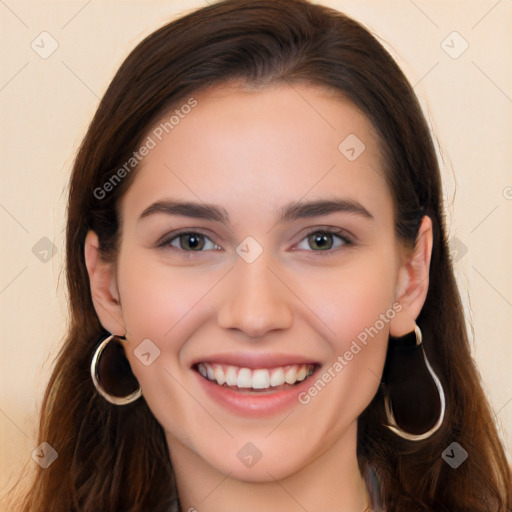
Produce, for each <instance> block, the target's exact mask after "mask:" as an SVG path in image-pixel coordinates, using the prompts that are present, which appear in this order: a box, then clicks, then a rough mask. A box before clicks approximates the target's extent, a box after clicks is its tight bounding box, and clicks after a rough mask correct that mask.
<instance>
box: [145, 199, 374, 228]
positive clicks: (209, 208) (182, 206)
mask: <svg viewBox="0 0 512 512" xmlns="http://www.w3.org/2000/svg"><path fill="white" fill-rule="evenodd" d="M338 212H346V213H352V214H356V215H360V216H362V217H365V218H367V219H373V218H374V217H373V215H372V214H371V213H370V212H369V211H368V210H367V209H366V208H365V207H364V206H363V205H362V204H361V203H359V202H357V201H354V200H352V199H341V198H337V199H324V200H316V201H307V202H304V201H292V202H291V203H288V204H286V205H284V206H283V207H282V208H280V210H279V221H278V222H280V223H284V222H291V221H294V220H298V219H305V218H311V217H319V216H322V215H329V214H331V213H338ZM156 213H164V214H167V215H181V216H184V217H192V218H195V219H205V220H213V221H217V222H222V223H224V224H228V223H229V215H228V213H227V211H226V210H225V209H224V208H222V207H220V206H217V205H214V204H206V203H196V202H191V201H176V200H173V199H164V200H160V201H156V202H155V203H153V204H151V205H150V206H148V207H147V208H146V209H145V210H144V211H143V212H142V213H141V215H140V216H139V218H138V219H137V222H139V221H141V220H142V219H144V218H147V217H149V216H151V215H154V214H156Z"/></svg>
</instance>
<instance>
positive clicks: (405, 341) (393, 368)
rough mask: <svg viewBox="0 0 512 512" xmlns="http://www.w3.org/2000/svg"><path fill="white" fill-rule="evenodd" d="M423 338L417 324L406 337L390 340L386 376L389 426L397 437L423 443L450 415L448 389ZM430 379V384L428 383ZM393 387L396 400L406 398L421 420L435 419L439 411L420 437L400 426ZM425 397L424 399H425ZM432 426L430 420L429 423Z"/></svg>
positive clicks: (385, 401)
mask: <svg viewBox="0 0 512 512" xmlns="http://www.w3.org/2000/svg"><path fill="white" fill-rule="evenodd" d="M422 338H423V337H422V334H421V330H420V328H419V327H418V326H417V325H415V327H414V331H412V332H411V333H409V334H406V335H405V336H402V337H400V338H392V337H390V343H389V347H388V355H387V359H386V365H385V368H384V375H383V387H384V408H385V410H386V418H387V421H388V424H387V425H385V426H386V427H387V428H389V430H391V431H392V432H393V433H394V434H396V435H397V436H400V437H401V438H403V439H407V440H408V441H414V442H417V441H423V440H425V439H428V438H429V437H431V436H432V435H433V434H435V433H436V432H437V431H438V430H439V429H440V428H441V425H442V424H443V421H444V416H445V412H446V397H445V393H444V389H443V386H442V384H441V381H440V380H439V377H438V376H437V375H436V373H435V372H434V370H433V369H432V367H431V366H430V363H429V361H428V359H427V355H426V354H425V349H424V348H423V343H422ZM425 370H426V372H425ZM422 374H423V375H422ZM397 375H400V377H399V378H397ZM418 377H419V378H420V379H421V378H422V377H423V379H422V380H423V381H424V382H423V384H419V383H418V382H417V381H418ZM429 377H430V381H429V382H428V383H427V382H426V381H427V380H428V378H429ZM415 381H416V382H415ZM393 388H394V394H395V395H396V397H398V396H401V397H402V399H405V401H406V403H407V404H408V406H407V407H406V408H409V409H411V408H413V409H415V412H416V416H420V417H421V419H425V418H427V419H432V418H434V417H435V409H436V408H437V409H438V410H439V413H438V414H437V420H436V421H435V423H434V424H433V425H432V426H431V427H430V428H429V429H428V430H427V431H425V432H423V433H421V434H416V433H412V432H409V431H407V430H405V429H404V428H401V427H400V426H399V425H398V421H397V419H396V417H395V416H396V406H397V404H396V403H395V405H393V401H392V399H391V396H390V395H391V393H393V390H392V389H393ZM411 388H412V390H411ZM427 388H429V389H427ZM434 390H435V391H436V392H437V398H438V403H437V404H434V402H435V401H436V400H435V398H434V399H432V394H433V392H434ZM414 393H416V394H414ZM422 394H423V395H424V396H423V397H421V395H422ZM418 395H420V396H418ZM428 395H430V396H428ZM396 397H395V398H396ZM414 402H415V403H414ZM421 408H423V409H421ZM413 416H414V414H413ZM420 422H421V421H420ZM431 423H432V422H431V421H430V422H429V424H431Z"/></svg>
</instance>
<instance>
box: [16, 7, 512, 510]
mask: <svg viewBox="0 0 512 512" xmlns="http://www.w3.org/2000/svg"><path fill="white" fill-rule="evenodd" d="M228 80H241V81H242V82H244V83H247V84H250V85H256V86H263V87H264V86H266V85H268V84H278V83H290V84H296V83H303V84H314V85H320V86H323V87H326V88H328V89H329V90H333V91H336V92H338V93H340V94H341V95H343V96H344V97H345V98H348V99H350V100H351V101H352V102H353V103H354V104H355V105H356V106H357V107H359V109H360V110H361V111H362V112H363V113H364V114H365V115H366V116H367V117H368V118H369V119H370V120H371V122H372V123H373V125H374V127H375V129H376V130H377V132H378V134H379V135H380V139H381V144H382V147H383V150H384V155H385V158H384V162H383V163H384V165H385V170H386V178H387V182H388V184H389V189H390V191H391V193H392V196H393V199H394V204H395V222H396V233H397V235H398V237H399V238H400V239H401V240H403V241H405V242H406V243H409V244H411V245H413V244H414V242H415V238H416V234H417V228H418V222H417V217H416V214H417V212H418V210H421V209H422V210H423V211H424V213H425V214H426V215H428V216H430V218H431V219H432V223H433V233H434V245H433V253H432V259H431V267H430V285H429V290H428V295H427V297H426V302H425V304H424V307H423V309H422V311H421V314H420V316H419V318H418V324H419V325H420V326H421V328H422V330H423V334H424V346H425V350H426V353H427V355H428V357H429V360H430V363H431V365H432V366H433V368H434V369H435V371H436V373H437V374H438V375H439V376H440V379H441V381H442V384H443V387H444V390H445V393H446V402H447V411H446V418H445V422H444V424H443V427H442V428H441V430H439V431H438V432H437V433H436V434H435V435H433V436H432V437H431V438H429V439H428V440H425V441H422V442H418V443H411V442H408V441H405V440H403V439H400V438H399V437H397V436H395V435H394V434H393V433H392V432H390V431H389V430H388V429H387V428H385V427H384V426H383V424H384V423H385V417H384V411H383V400H382V395H381V392H380V391H379V392H378V393H377V394H376V396H375V398H374V399H373V401H372V402H371V404H370V405H369V406H368V408H367V409H366V410H365V412H364V413H363V414H362V416H361V417H360V418H359V427H358V432H359V433H358V456H359V459H360V462H361V464H362V466H363V465H366V464H368V465H371V466H372V467H373V468H375V470H376V474H377V475H378V477H379V479H380V481H381V484H382V497H383V501H384V503H385V505H386V509H387V510H389V511H396V512H402V511H403V512H405V511H407V512H410V511H411V510H432V511H436V512H440V511H447V512H454V511H459V510H460V511H465V512H468V511H473V512H489V511H501V512H505V511H509V510H510V509H511V507H512V498H511V491H510V487H509V485H510V470H509V468H508V465H507V460H506V456H505V454H504V450H503V447H502V445H501V444H500V440H499V436H498V433H497V430H496V427H495V424H494V421H493V415H492V413H491V411H490V408H489V405H488V403H487V401H486V398H485V395H484V393H483V391H482V387H481V384H480V379H479V374H478V372H477V370H476V368H475V364H474V362H473V360H472V358H471V355H470V348H469V343H468V337H467V332H466V327H465V322H464V315H463V308H462V305H461V300H460V297H459V292H458V290H457V286H456V282H455V279H454V273H453V268H452V262H451V260H450V253H449V250H448V244H447V238H446V228H445V220H444V213H443V204H442V191H441V179H440V172H439V167H438V162H437V159H436V154H435V150H434V146H433V143H432V138H431V134H430V133H429V129H428V127H427V124H426V122H425V119H424V116H423V114H422V111H421V108H420V106H419V104H418V101H417V99H416V97H415V94H414V92H413V90H412V88H411V86H410V84H409V83H408V81H407V80H406V78H405V77H404V75H403V73H402V72H401V71H400V69H399V68H398V66H397V65H396V63H395V62H394V61H393V59H392V58H391V57H390V55H389V54H388V53H387V52H386V51H385V49H384V48H383V47H382V46H381V45H380V44H379V43H378V41H377V40H376V39H375V38H374V37H373V36H372V35H371V34H370V33H369V32H368V31H367V30H366V29H365V28H363V27H362V26H361V25H360V24H358V23H357V22H355V21H353V20H352V19H350V18H348V17H346V16H345V15H343V14H342V13H340V12H338V11H335V10H332V9H329V8H327V7H324V6H320V5H314V4H311V3H309V2H307V1H305V0H280V1H275V0H226V1H221V2H218V3H215V4H213V5H209V6H207V7H205V8H202V9H200V10H197V11H195V12H193V13H191V14H188V15H186V16H184V17H182V18H180V19H178V20H175V21H173V22H171V23H169V24H167V25H165V26H163V27H162V28H160V29H158V30H157V31H155V32H154V33H152V34H151V35H150V36H148V37H147V38H146V39H145V40H143V41H142V42H141V43H140V44H139V45H138V46H137V47H136V48H135V49H134V50H133V51H132V52H131V54H130V55H129V56H128V58H127V59H126V60H125V62H124V63H123V64H122V66H121V68H120V69H119V71H118V72H117V74H116V75H115V77H114V79H113V80H112V83H111V84H110V86H109V88H108V90H107V92H106V93H105V95H104V97H103V98H102V100H101V103H100V105H99V107H98V110H97V112H96V114H95V116H94V118H93V120H92V122H91V124H90V126H89V129H88V131H87V134H86V136H85V138H84V140H83V142H82V145H81V147H80V149H79V151H78V154H77V157H76V160H75V163H74V167H73V171H72V176H71V182H70V189H69V201H68V217H67V229H66V237H67V238H66V258H67V259H66V263H67V265H66V272H67V285H68V289H69V309H70V321H69V331H68V333H67V336H66V340H65V343H64V345H63V347H62V349H61V351H60V353H59V355H58V358H57V361H56V364H55V368H54V370H53V374H52V376H51V379H50V382H49V384H48V388H47V390H46V393H45V397H44V401H43V405H42V413H41V419H40V427H39V437H38V440H39V441H38V442H39V443H41V442H43V441H45V442H48V443H49V444H50V445H51V446H52V447H53V448H54V449H55V450H56V451H57V452H58V458H57V460H55V462H54V463H53V464H51V465H50V466H49V467H48V468H47V469H40V468H37V474H36V477H35V479H34V481H33V483H32V485H31V487H30V489H29V491H28V493H27V494H26V496H25V498H24V500H23V504H22V506H21V508H20V510H23V512H35V511H45V512H46V511H52V512H70V511H76V512H78V511H81V512H98V511H109V512H112V511H130V512H150V511H151V512H153V511H157V510H165V507H166V506H168V505H169V504H172V503H177V495H176V489H175V481H174V473H173V468H172V465H171V461H170V459H169V454H168V450H167V446H166V442H165V438H164V434H163V430H162V428H161V426H160V425H159V423H158V422H157V421H156V419H155V418H154V416H153V415H152V413H151V411H150V410H149V408H148V406H147V404H146V402H145V400H144V398H141V399H139V400H137V401H136V402H134V403H133V404H131V405H129V406H124V407H118V406H115V405H111V404H109V403H107V402H106V401H105V400H104V399H103V398H102V397H101V396H100V395H99V394H98V393H97V391H96V390H95V388H94V387H93V384H92V381H91V378H90V375H89V365H90V362H91V358H92V354H93V351H94V348H95V346H96V345H97V343H98V341H99V340H100V339H101V338H102V337H104V336H105V335H107V334H108V333H107V332H106V331H105V329H104V328H103V327H102V326H101V324H100V322H99V320H98V317H97V315H96V312H95V310H94V307H93V303H92V300H91V295H90V285H89V279H88V274H87V270H86V266H85V261H84V240H85V237H86V233H87V231H88V230H89V229H92V230H94V231H95V232H96V233H97V235H98V237H99V241H100V248H101V251H102V254H103V257H104V258H105V259H108V260H110V261H114V262H115V261H116V257H117V251H118V248H119V240H120V236H121V232H120V231H121V230H120V227H121V226H120V217H119V202H120V199H121V198H122V196H123V194H124V193H125V192H126V190H127V189H128V187H129V186H130V183H131V182H132V180H133V177H134V175H135V172H136V169H134V170H133V171H131V172H129V173H127V174H126V176H125V177H124V178H123V179H122V180H121V181H120V182H119V183H118V184H116V186H115V187H113V189H112V190H111V191H109V193H108V194H105V197H102V198H101V199H99V198H98V193H97V190H98V188H101V187H103V185H104V184H105V183H106V182H108V181H109V179H110V178H111V177H112V175H113V173H115V172H116V170H117V169H119V168H120V167H121V166H122V165H123V164H124V163H125V162H127V161H128V160H129V159H130V157H132V156H133V152H134V151H136V150H137V148H138V147H139V145H140V144H141V141H142V140H143V137H144V136H145V135H147V132H148V130H149V128H150V127H151V126H152V123H154V122H155V121H156V120H158V119H160V118H161V117H162V116H163V114H164V113H165V112H167V111H168V110H169V109H170V108H171V107H173V108H174V107H175V106H179V105H180V103H181V102H185V101H186V100H187V99H188V98H190V97H191V96H193V94H195V93H197V92H199V91H201V90H204V89H206V88H208V87H210V86H213V85H218V84H222V83H225V82H226V81H228ZM95 191H96V194H95ZM452 442H457V443H459V444H460V445H461V446H462V447H463V448H464V449H465V450H466V451H467V452H468V454H469V457H468V459H467V460H466V461H465V462H464V464H462V465H461V466H460V467H459V468H458V469H456V470H455V469H452V468H451V467H450V466H449V465H448V464H446V463H445V462H444V460H443V459H442V458H441V454H442V452H443V451H444V450H445V448H446V447H448V446H449V445H450V444H451V443H452Z"/></svg>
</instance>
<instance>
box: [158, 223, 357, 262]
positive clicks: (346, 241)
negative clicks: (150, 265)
mask: <svg viewBox="0 0 512 512" xmlns="http://www.w3.org/2000/svg"><path fill="white" fill-rule="evenodd" d="M315 233H318V234H322V235H332V236H335V237H338V238H339V239H340V240H341V241H342V242H343V244H342V246H341V247H335V248H331V249H325V250H313V249H310V250H307V251H306V252H314V253H317V254H318V255H319V256H320V255H321V256H328V255H330V254H332V253H333V252H334V251H336V250H338V249H341V248H342V247H343V246H345V247H346V246H354V245H355V242H354V241H353V240H352V238H350V237H349V236H348V235H347V234H346V232H345V231H342V230H337V229H332V228H324V229H322V228H315V229H312V230H310V231H309V232H308V233H306V235H305V236H304V237H303V238H301V239H300V241H299V242H298V244H300V243H301V242H303V241H304V240H306V239H307V238H308V237H310V236H311V235H313V234H315ZM184 235H200V236H202V237H204V238H206V239H208V240H210V241H211V242H212V243H213V244H215V242H213V240H211V239H210V237H209V236H208V235H206V234H204V233H202V232H201V231H190V230H188V231H178V232H174V233H170V234H169V235H167V236H165V237H164V238H163V239H162V241H160V242H158V243H157V246H158V247H162V248H164V247H172V249H176V250H178V251H181V252H184V253H187V257H193V256H192V254H194V253H201V252H205V251H204V250H201V251H189V250H186V249H182V248H181V247H180V248H178V247H174V246H171V245H170V244H171V242H173V241H174V240H176V239H178V238H179V237H180V236H184ZM298 244H297V245H298ZM215 245H217V244H215ZM209 250H212V249H209Z"/></svg>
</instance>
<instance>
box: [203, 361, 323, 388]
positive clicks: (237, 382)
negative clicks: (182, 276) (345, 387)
mask: <svg viewBox="0 0 512 512" xmlns="http://www.w3.org/2000/svg"><path fill="white" fill-rule="evenodd" d="M197 370H198V372H199V373H200V374H201V375H202V376H203V377H205V378H207V379H208V380H211V381H214V382H216V383H217V384H219V385H221V386H222V385H223V384H225V385H226V386H237V387H239V388H241V389H249V388H252V389H269V388H275V387H279V386H282V385H283V384H285V383H286V384H289V385H292V384H295V383H297V382H301V381H303V380H304V379H306V378H307V377H309V375H311V374H312V373H313V371H314V366H313V365H310V364H294V365H287V366H285V367H278V368H271V369H267V368H257V369H254V370H251V369H250V368H240V367H238V366H232V365H222V364H217V363H199V364H198V365H197Z"/></svg>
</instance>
